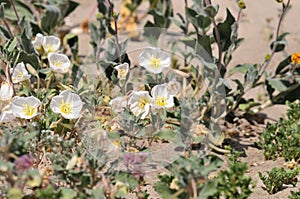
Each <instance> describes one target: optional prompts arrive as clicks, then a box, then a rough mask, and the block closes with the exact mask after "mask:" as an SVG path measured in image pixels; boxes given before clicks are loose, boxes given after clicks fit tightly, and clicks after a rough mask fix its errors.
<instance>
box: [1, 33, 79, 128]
mask: <svg viewBox="0 0 300 199" xmlns="http://www.w3.org/2000/svg"><path fill="white" fill-rule="evenodd" d="M32 45H33V47H34V49H35V51H36V53H37V54H38V55H40V56H42V57H41V59H42V60H43V59H44V58H47V59H48V65H49V68H50V69H51V70H52V71H53V72H58V73H66V72H68V71H69V68H70V66H71V62H70V60H69V58H68V56H67V55H65V54H60V53H59V49H60V46H61V42H60V39H59V38H58V37H55V36H44V35H42V34H37V35H36V37H35V40H34V41H32ZM46 64H47V62H46ZM42 67H44V66H42ZM31 68H32V66H29V65H28V64H26V63H24V62H20V63H17V64H16V66H15V67H13V68H11V70H10V75H11V80H6V81H3V82H2V83H1V85H0V86H1V87H0V106H1V108H2V111H1V115H0V123H4V122H12V121H13V120H15V119H16V118H20V119H27V120H30V119H33V118H35V117H36V116H38V115H41V114H42V115H43V114H44V113H43V112H42V111H43V110H44V109H42V108H40V107H41V106H43V107H48V106H47V105H46V104H43V103H42V102H41V101H40V99H38V98H37V97H36V96H32V95H31V96H23V95H24V94H23V93H22V94H21V93H18V92H16V91H19V89H17V88H19V86H18V84H20V83H22V82H24V81H25V82H26V81H27V82H28V81H30V78H31V74H29V72H30V73H32V74H33V75H34V76H37V75H38V73H37V72H36V71H34V72H32V70H30V69H31ZM34 70H35V69H34ZM28 71H29V72H28ZM24 85H25V84H24ZM26 95H28V94H26ZM50 109H51V110H52V111H53V112H54V113H57V114H61V116H62V117H63V118H65V119H77V118H79V117H80V112H81V109H82V101H81V99H80V97H79V96H78V95H77V94H75V93H71V92H70V91H69V90H64V91H62V92H61V93H60V94H59V95H57V96H54V97H52V99H51V102H50ZM46 111H47V110H46Z"/></svg>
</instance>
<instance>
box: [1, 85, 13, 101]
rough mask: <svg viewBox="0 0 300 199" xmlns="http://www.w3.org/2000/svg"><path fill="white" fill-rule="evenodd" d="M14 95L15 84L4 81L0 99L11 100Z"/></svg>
mask: <svg viewBox="0 0 300 199" xmlns="http://www.w3.org/2000/svg"><path fill="white" fill-rule="evenodd" d="M13 95H14V89H13V86H12V85H11V84H10V83H8V82H2V84H1V88H0V101H2V102H6V101H9V100H11V98H12V97H13Z"/></svg>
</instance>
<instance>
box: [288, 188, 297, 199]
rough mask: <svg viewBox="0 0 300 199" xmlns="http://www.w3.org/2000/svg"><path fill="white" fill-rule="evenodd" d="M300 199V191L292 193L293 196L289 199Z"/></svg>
mask: <svg viewBox="0 0 300 199" xmlns="http://www.w3.org/2000/svg"><path fill="white" fill-rule="evenodd" d="M298 198H300V189H299V190H298V191H291V195H289V199H298Z"/></svg>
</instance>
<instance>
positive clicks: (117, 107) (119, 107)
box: [109, 96, 127, 113]
mask: <svg viewBox="0 0 300 199" xmlns="http://www.w3.org/2000/svg"><path fill="white" fill-rule="evenodd" d="M109 105H110V106H111V108H112V110H113V111H114V112H115V113H120V112H122V111H124V108H126V106H127V99H126V97H124V96H121V97H116V98H114V99H112V100H110V102H109Z"/></svg>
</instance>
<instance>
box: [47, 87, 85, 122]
mask: <svg viewBox="0 0 300 199" xmlns="http://www.w3.org/2000/svg"><path fill="white" fill-rule="evenodd" d="M50 108H51V109H52V111H53V112H54V113H58V114H61V115H62V116H63V117H64V118H66V119H76V118H79V116H80V111H81V109H82V101H81V99H80V97H79V96H78V95H77V94H75V93H71V91H69V90H64V91H62V92H61V93H60V94H59V95H58V96H55V97H53V98H52V100H51V102H50Z"/></svg>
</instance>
